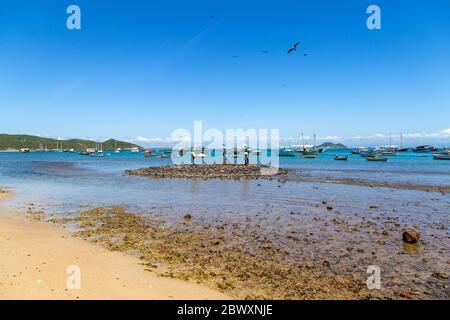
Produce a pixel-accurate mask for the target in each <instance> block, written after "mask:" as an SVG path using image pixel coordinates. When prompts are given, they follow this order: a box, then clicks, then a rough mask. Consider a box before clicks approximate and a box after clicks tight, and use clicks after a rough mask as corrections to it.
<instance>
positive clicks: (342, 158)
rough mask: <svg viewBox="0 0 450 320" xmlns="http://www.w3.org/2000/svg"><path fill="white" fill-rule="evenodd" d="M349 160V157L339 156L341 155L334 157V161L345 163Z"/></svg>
mask: <svg viewBox="0 0 450 320" xmlns="http://www.w3.org/2000/svg"><path fill="white" fill-rule="evenodd" d="M347 159H348V156H339V155H335V156H334V160H343V161H345V160H347Z"/></svg>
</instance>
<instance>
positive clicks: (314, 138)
mask: <svg viewBox="0 0 450 320" xmlns="http://www.w3.org/2000/svg"><path fill="white" fill-rule="evenodd" d="M315 148H316V134H315V133H314V149H315Z"/></svg>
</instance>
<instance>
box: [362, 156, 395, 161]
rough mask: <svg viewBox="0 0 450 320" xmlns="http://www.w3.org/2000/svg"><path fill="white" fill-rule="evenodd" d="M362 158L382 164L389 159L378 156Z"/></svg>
mask: <svg viewBox="0 0 450 320" xmlns="http://www.w3.org/2000/svg"><path fill="white" fill-rule="evenodd" d="M364 158H366V159H367V160H368V161H382V162H386V161H388V159H389V158H386V157H382V156H380V155H372V156H365V157H364Z"/></svg>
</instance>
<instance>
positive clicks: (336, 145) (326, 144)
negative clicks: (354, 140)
mask: <svg viewBox="0 0 450 320" xmlns="http://www.w3.org/2000/svg"><path fill="white" fill-rule="evenodd" d="M317 147H318V148H328V149H347V147H346V146H345V145H343V144H342V143H333V142H324V143H322V144H321V145H320V146H317Z"/></svg>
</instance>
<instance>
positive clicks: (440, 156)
mask: <svg viewBox="0 0 450 320" xmlns="http://www.w3.org/2000/svg"><path fill="white" fill-rule="evenodd" d="M433 159H434V160H450V152H439V153H433Z"/></svg>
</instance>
